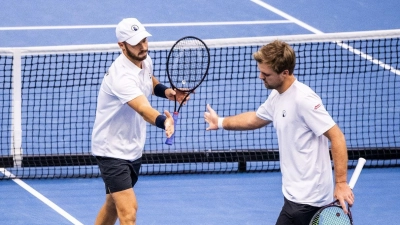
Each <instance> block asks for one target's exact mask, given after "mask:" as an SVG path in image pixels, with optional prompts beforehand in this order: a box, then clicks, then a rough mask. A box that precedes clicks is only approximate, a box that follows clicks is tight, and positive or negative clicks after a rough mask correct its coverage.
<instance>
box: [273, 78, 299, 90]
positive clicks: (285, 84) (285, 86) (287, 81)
mask: <svg viewBox="0 0 400 225" xmlns="http://www.w3.org/2000/svg"><path fill="white" fill-rule="evenodd" d="M295 81H296V77H294V75H289V76H288V77H287V78H286V79H285V80H284V81H283V83H282V85H281V86H280V87H279V88H277V89H276V90H277V91H278V92H279V94H282V93H283V92H285V91H286V90H287V89H289V87H290V86H292V84H293V83H294V82H295Z"/></svg>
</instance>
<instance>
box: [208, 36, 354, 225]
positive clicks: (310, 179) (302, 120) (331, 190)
mask: <svg viewBox="0 0 400 225" xmlns="http://www.w3.org/2000/svg"><path fill="white" fill-rule="evenodd" d="M253 57H254V59H255V60H256V61H257V65H258V69H259V70H260V75H259V78H260V79H261V80H262V81H263V82H264V85H265V87H266V88H268V89H273V90H272V91H271V93H270V95H269V96H268V98H267V100H266V101H265V102H264V103H263V104H262V105H261V106H260V107H259V108H258V109H257V111H255V112H245V113H241V114H238V115H235V116H230V117H225V118H223V117H218V115H217V113H216V112H215V111H214V110H213V109H212V108H211V106H210V105H207V110H208V111H207V112H205V113H204V118H205V121H206V122H207V123H208V125H209V126H208V128H207V130H216V129H218V128H223V129H225V130H253V129H258V128H261V127H264V126H266V125H268V124H270V123H273V125H274V127H275V129H276V132H277V137H278V145H279V156H280V168H281V173H282V192H283V196H284V204H283V207H282V210H281V212H280V215H279V216H278V219H277V222H276V224H277V225H290V224H296V225H300V224H303V225H306V224H307V225H308V224H309V222H310V220H311V218H312V216H313V215H314V213H316V211H317V210H318V209H319V208H321V207H322V206H324V205H326V204H329V203H331V202H332V201H333V198H336V199H338V200H339V201H340V204H341V206H342V207H343V210H344V211H345V212H347V209H346V207H345V202H347V203H348V204H350V205H352V204H353V203H354V195H353V193H352V190H351V189H350V188H349V186H348V184H347V160H348V156H347V147H346V140H345V137H344V135H343V133H342V131H341V130H340V128H339V127H338V125H337V124H336V123H335V122H334V120H333V119H332V117H331V116H330V115H329V113H328V112H327V111H326V109H325V107H324V105H323V104H322V100H321V98H320V97H319V96H318V95H317V94H316V93H315V92H314V91H313V90H312V89H311V88H310V87H308V86H307V85H305V84H303V83H301V82H299V81H298V80H297V79H296V78H295V76H294V74H293V71H294V68H295V62H296V57H295V53H294V51H293V49H292V48H291V47H290V46H289V45H288V44H287V43H285V42H282V41H279V40H277V41H274V42H272V43H269V44H267V45H265V46H263V47H261V48H260V49H259V51H257V52H255V53H254V54H253ZM328 140H329V141H330V143H331V151H332V158H333V163H334V175H335V177H334V180H333V175H332V165H331V160H330V155H329V141H328ZM334 182H335V186H334V184H333V183H334Z"/></svg>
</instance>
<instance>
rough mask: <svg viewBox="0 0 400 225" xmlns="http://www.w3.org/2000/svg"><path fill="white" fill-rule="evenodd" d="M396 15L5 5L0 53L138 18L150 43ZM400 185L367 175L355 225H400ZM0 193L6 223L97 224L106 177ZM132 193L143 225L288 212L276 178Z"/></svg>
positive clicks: (390, 9)
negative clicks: (147, 31) (95, 222)
mask: <svg viewBox="0 0 400 225" xmlns="http://www.w3.org/2000/svg"><path fill="white" fill-rule="evenodd" d="M399 8H400V2H398V1H395V0H389V1H385V2H384V3H382V2H377V1H372V0H366V1H360V0H357V1H356V0H338V1H324V2H322V1H317V0H302V1H295V2H293V1H290V0H264V1H258V0H253V1H250V0H229V1H228V0H214V1H207V0H194V1H190V4H188V2H187V1H184V0H171V1H161V0H159V1H134V2H133V1H122V0H117V1H103V0H102V1H94V0H89V1H65V2H60V1H46V0H41V1H35V3H34V4H33V3H32V1H28V0H22V1H18V3H16V2H12V1H6V2H2V13H1V14H0V40H1V43H0V47H30V46H56V45H81V44H109V43H115V42H116V40H115V26H116V24H117V23H118V22H119V21H120V20H121V19H122V18H125V17H137V18H139V19H140V20H141V22H142V23H143V24H144V25H145V26H147V29H148V30H149V32H150V33H151V34H152V35H153V36H152V37H150V38H149V41H171V40H176V39H178V38H180V37H182V36H186V35H195V36H198V37H200V38H203V39H212V38H232V37H254V36H275V35H290V34H312V33H332V32H348V31H368V30H385V29H399V28H400V20H399V16H398V9H399ZM351 173H352V170H350V171H349V176H350V174H351ZM25 185H26V186H25ZM399 186H400V168H385V169H382V168H381V169H380V168H378V169H365V170H363V171H362V173H361V177H360V179H359V181H358V182H357V184H356V187H355V189H354V193H355V195H356V203H355V205H354V207H353V210H352V211H353V217H354V220H355V223H356V224H396V223H398V221H399V220H400V215H399V213H398V212H399V211H400V204H399V203H398V201H399V200H400V194H399V192H398V187H399ZM23 187H25V188H23ZM0 191H1V193H2V195H1V197H0V214H1V216H0V224H5V225H8V224H10V225H14V224H42V225H46V224H93V222H94V219H95V217H96V214H97V212H98V210H99V208H100V207H101V205H102V203H103V200H104V187H103V183H102V181H101V179H100V178H92V179H72V178H70V179H40V180H34V179H30V180H23V181H22V182H20V181H19V180H17V181H16V180H2V181H0ZM135 192H136V194H137V198H138V201H139V212H138V224H145V225H151V224H157V225H159V224H163V225H169V224H171V225H172V224H179V225H181V224H182V225H189V224H193V225H203V224H206V225H208V224H210V225H211V224H215V225H218V224H221V225H222V224H249V225H250V224H251V225H252V224H254V225H262V224H267V225H268V224H274V222H275V220H276V217H277V215H278V213H279V211H280V208H281V206H282V204H283V197H282V193H281V176H280V173H278V172H268V173H238V174H199V175H163V176H142V177H140V179H139V182H138V183H137V185H136V187H135Z"/></svg>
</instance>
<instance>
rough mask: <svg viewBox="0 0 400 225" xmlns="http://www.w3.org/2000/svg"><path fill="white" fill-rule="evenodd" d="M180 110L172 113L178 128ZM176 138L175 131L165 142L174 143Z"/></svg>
mask: <svg viewBox="0 0 400 225" xmlns="http://www.w3.org/2000/svg"><path fill="white" fill-rule="evenodd" d="M178 115H179V113H178V112H174V114H172V118H173V119H174V128H175V130H176V125H177V124H178ZM174 140H175V131H174V133H173V134H172V135H171V137H170V138H167V140H166V141H165V144H167V145H172V144H173V143H174Z"/></svg>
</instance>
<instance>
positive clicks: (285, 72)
mask: <svg viewBox="0 0 400 225" xmlns="http://www.w3.org/2000/svg"><path fill="white" fill-rule="evenodd" d="M281 75H282V76H289V75H290V74H289V70H284V71H282V72H281Z"/></svg>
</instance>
